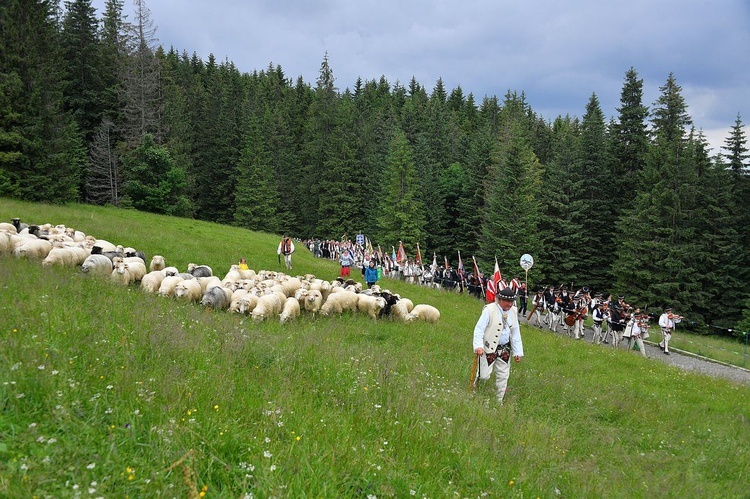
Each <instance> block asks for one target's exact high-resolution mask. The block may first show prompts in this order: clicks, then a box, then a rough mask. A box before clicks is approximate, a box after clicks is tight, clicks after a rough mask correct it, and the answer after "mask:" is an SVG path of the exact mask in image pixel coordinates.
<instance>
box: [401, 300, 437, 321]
mask: <svg viewBox="0 0 750 499" xmlns="http://www.w3.org/2000/svg"><path fill="white" fill-rule="evenodd" d="M415 320H423V321H425V322H430V323H432V324H437V322H438V321H439V320H440V310H438V309H437V308H435V307H433V306H432V305H426V304H423V303H420V304H419V305H416V306H415V307H414V308H413V309H412V310H411V312H409V314H407V316H406V322H412V321H415Z"/></svg>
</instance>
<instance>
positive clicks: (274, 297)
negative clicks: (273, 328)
mask: <svg viewBox="0 0 750 499" xmlns="http://www.w3.org/2000/svg"><path fill="white" fill-rule="evenodd" d="M285 302H286V295H285V294H284V293H271V294H267V295H263V296H261V297H260V298H259V299H258V303H257V304H256V305H255V308H254V309H253V313H252V316H253V320H255V321H263V320H266V319H268V318H270V317H273V316H276V315H279V314H280V313H281V311H282V310H284V303H285Z"/></svg>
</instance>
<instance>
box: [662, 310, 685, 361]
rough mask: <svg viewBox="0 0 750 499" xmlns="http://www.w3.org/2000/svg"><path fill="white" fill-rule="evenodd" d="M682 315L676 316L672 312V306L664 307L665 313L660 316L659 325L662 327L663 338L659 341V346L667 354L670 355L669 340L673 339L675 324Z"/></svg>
mask: <svg viewBox="0 0 750 499" xmlns="http://www.w3.org/2000/svg"><path fill="white" fill-rule="evenodd" d="M681 320H682V317H676V316H674V315H673V314H672V307H667V308H665V309H664V313H663V314H661V315H660V316H659V327H660V328H661V337H662V340H661V341H660V342H659V348H661V349H662V351H663V352H664V354H665V355H669V340H671V339H672V331H674V326H675V324H677V323H679V322H680V321H681Z"/></svg>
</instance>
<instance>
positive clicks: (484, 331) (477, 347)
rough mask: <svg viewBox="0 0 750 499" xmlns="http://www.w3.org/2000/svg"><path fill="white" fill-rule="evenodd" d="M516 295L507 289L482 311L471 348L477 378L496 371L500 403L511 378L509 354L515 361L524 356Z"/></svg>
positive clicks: (485, 377)
mask: <svg viewBox="0 0 750 499" xmlns="http://www.w3.org/2000/svg"><path fill="white" fill-rule="evenodd" d="M515 300H516V293H514V292H513V290H512V289H511V288H510V287H506V288H504V289H503V290H501V291H500V292H499V293H497V294H496V295H495V301H494V303H488V304H487V305H485V306H484V307H483V308H482V315H480V316H479V320H478V321H477V324H476V326H475V327H474V341H473V348H474V354H475V358H476V359H478V361H479V362H478V363H479V379H482V380H487V379H489V378H490V376H491V375H492V371H494V372H495V385H496V387H497V400H498V402H499V403H500V404H502V403H503V398H504V397H505V392H506V390H507V388H508V378H509V377H510V358H511V355H512V356H513V359H514V360H515V361H516V362H521V358H522V357H523V343H522V342H521V328H520V327H519V325H518V312H517V309H516V307H515Z"/></svg>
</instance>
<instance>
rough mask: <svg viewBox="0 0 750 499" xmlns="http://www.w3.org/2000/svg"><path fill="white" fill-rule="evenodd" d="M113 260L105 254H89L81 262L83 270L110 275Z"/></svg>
mask: <svg viewBox="0 0 750 499" xmlns="http://www.w3.org/2000/svg"><path fill="white" fill-rule="evenodd" d="M112 268H113V267H112V260H110V259H109V258H107V257H106V256H104V255H89V256H87V257H86V259H85V260H84V261H83V263H82V264H81V272H83V273H84V274H91V275H110V274H111V273H112Z"/></svg>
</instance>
